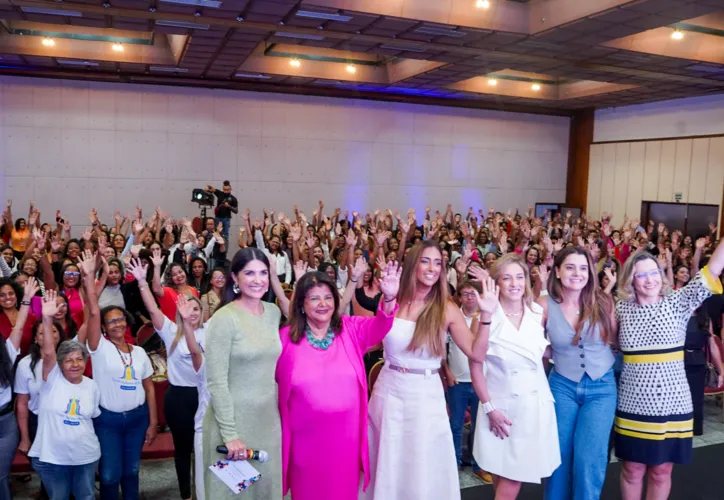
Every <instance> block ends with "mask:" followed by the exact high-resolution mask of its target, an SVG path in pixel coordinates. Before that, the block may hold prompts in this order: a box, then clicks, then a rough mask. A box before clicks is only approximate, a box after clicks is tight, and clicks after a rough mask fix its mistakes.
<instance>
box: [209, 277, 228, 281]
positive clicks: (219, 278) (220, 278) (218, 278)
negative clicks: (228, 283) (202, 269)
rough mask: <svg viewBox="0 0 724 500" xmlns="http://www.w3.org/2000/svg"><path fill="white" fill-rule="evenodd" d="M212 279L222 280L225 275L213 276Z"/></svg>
mask: <svg viewBox="0 0 724 500" xmlns="http://www.w3.org/2000/svg"><path fill="white" fill-rule="evenodd" d="M212 279H213V281H224V280H225V279H226V276H214V277H213V278H212Z"/></svg>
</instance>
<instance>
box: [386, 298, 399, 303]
mask: <svg viewBox="0 0 724 500" xmlns="http://www.w3.org/2000/svg"><path fill="white" fill-rule="evenodd" d="M395 300H397V297H392V298H391V299H390V300H387V299H385V302H393V301H395Z"/></svg>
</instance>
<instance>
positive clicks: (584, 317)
mask: <svg viewBox="0 0 724 500" xmlns="http://www.w3.org/2000/svg"><path fill="white" fill-rule="evenodd" d="M570 255H581V256H583V257H584V258H585V259H586V263H587V264H588V282H587V283H586V286H585V287H583V290H581V296H580V299H579V301H580V304H579V306H580V309H581V318H580V320H579V321H578V326H576V334H575V335H574V336H573V341H572V345H577V344H578V341H579V340H580V338H581V330H582V329H583V327H584V326H585V325H586V323H589V324H590V325H591V327H594V326H595V325H597V324H598V325H599V327H600V335H601V340H603V342H604V343H606V344H608V343H609V340H610V337H611V335H613V322H612V321H611V316H612V314H613V300H612V299H611V297H610V296H609V295H607V294H606V293H604V292H603V290H601V287H600V286H599V284H598V275H597V273H596V268H595V266H594V264H593V259H592V258H591V254H590V253H588V250H586V249H585V248H581V247H579V246H572V247H568V248H564V249H563V250H561V251H560V252H558V255H556V258H555V261H554V262H553V268H554V269H555V268H560V267H561V266H563V262H564V261H565V260H566V259H567V258H568V256H570ZM548 294H549V295H550V297H551V299H553V300H554V301H555V302H556V303H558V304H560V303H561V302H563V285H562V284H561V280H560V279H559V278H558V276H557V275H556V273H555V271H554V272H552V273H551V277H550V278H549V279H548Z"/></svg>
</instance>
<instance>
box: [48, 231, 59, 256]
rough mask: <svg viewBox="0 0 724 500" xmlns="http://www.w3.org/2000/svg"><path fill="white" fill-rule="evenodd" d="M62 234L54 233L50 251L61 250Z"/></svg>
mask: <svg viewBox="0 0 724 500" xmlns="http://www.w3.org/2000/svg"><path fill="white" fill-rule="evenodd" d="M60 248H61V245H60V236H58V235H53V237H52V238H50V251H51V252H53V253H56V252H60Z"/></svg>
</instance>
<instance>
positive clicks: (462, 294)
mask: <svg viewBox="0 0 724 500" xmlns="http://www.w3.org/2000/svg"><path fill="white" fill-rule="evenodd" d="M460 296H461V297H462V298H464V299H469V298H470V297H475V292H462V293H461V294H460Z"/></svg>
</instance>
